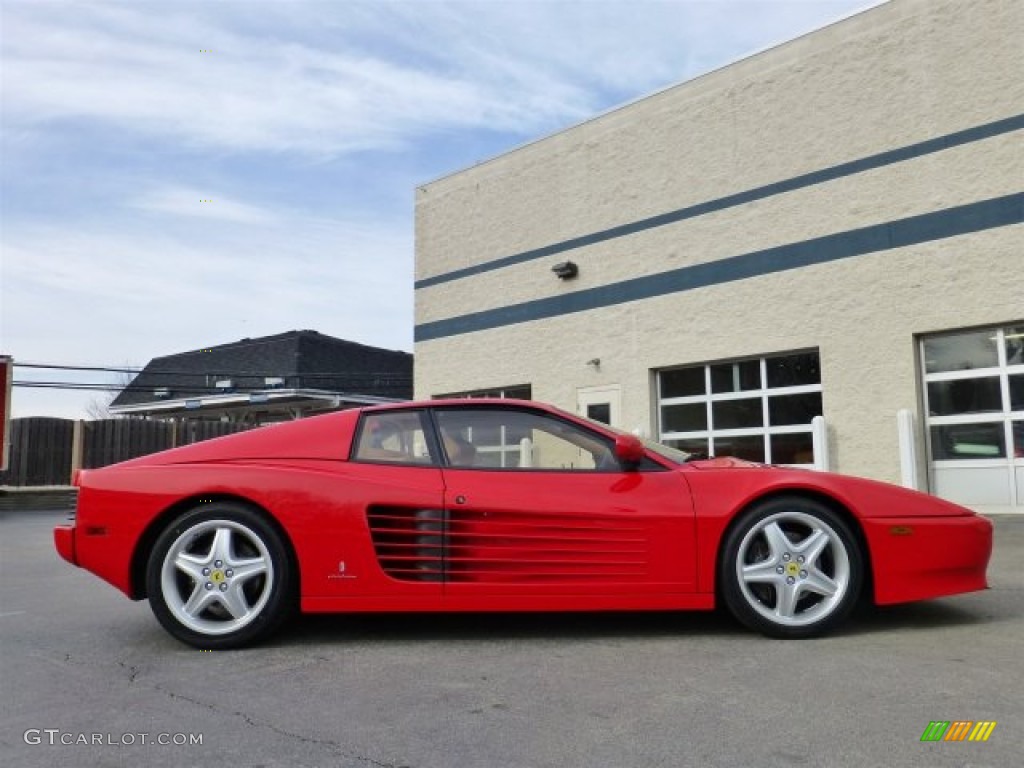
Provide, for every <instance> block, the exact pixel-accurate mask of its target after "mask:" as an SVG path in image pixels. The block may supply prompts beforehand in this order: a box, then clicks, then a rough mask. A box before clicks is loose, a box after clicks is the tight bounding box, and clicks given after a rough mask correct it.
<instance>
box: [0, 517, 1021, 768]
mask: <svg viewBox="0 0 1024 768" xmlns="http://www.w3.org/2000/svg"><path fill="white" fill-rule="evenodd" d="M64 515H65V513H63V512H47V511H42V512H40V511H33V512H17V511H15V512H0V764H2V765H4V766H12V767H18V768H20V767H21V766H75V768H88V767H90V766H115V765H116V766H120V765H144V766H154V767H158V766H207V767H216V766H223V767H224V768H227V767H228V766H231V767H232V768H238V767H241V766H249V767H252V768H255V767H256V766H267V767H268V768H269V767H270V766H289V768H304V767H307V766H323V767H324V768H326V767H327V766H341V767H342V768H398V767H399V766H409V767H410V768H460V767H461V766H466V767H467V768H475V767H477V766H480V767H486V768H492V767H493V768H505V767H506V766H508V767H509V768H512V767H515V768H519V767H525V766H530V767H533V766H537V767H541V766H551V767H552V768H554V767H555V766H558V767H559V768H562V767H563V766H564V767H573V766H579V767H580V768H583V767H584V766H586V767H587V768H620V767H621V768H631V767H633V766H637V767H638V768H639V767H646V766H651V767H653V766H816V767H817V766H857V768H870V767H871V766H885V767H886V768H897V767H899V766H1017V765H1020V764H1021V761H1022V758H1021V756H1020V755H1021V750H1022V748H1024V738H1022V737H1024V659H1022V655H1024V517H1000V518H997V519H996V549H995V554H994V557H993V562H992V565H991V567H990V582H991V584H992V589H990V590H988V591H985V592H981V593H975V594H970V595H962V596H958V597H952V598H946V599H941V600H933V601H929V602H924V603H916V604H911V605H905V606H895V607H890V608H885V609H871V610H868V611H865V612H863V613H862V614H860V615H857V616H855V617H854V618H853V619H852V620H851V621H850V622H849V623H848V625H847V626H846V627H845V628H844V630H843V631H841V632H840V633H838V634H835V635H832V636H830V637H827V638H823V639H819V640H810V641H776V640H768V639H765V638H763V637H760V636H758V635H754V634H751V633H749V632H747V631H745V630H743V629H741V628H740V627H739V626H737V625H736V624H735V623H734V622H733V621H732V620H730V619H729V618H728V617H726V616H724V615H721V614H718V613H711V614H702V613H690V614H668V613H662V614H606V615H592V614H587V615H573V614H559V615H545V614H532V615H472V616H469V615H448V616H437V615H405V616H329V617H323V616H321V617H303V618H300V619H298V620H297V621H296V622H295V623H294V624H293V625H292V626H291V627H290V628H289V629H288V630H287V631H286V632H284V633H283V634H281V635H280V636H278V637H277V638H275V639H274V641H273V642H272V643H270V644H268V645H264V646H261V647H258V648H253V649H250V650H242V651H233V652H213V653H211V652H200V651H196V650H192V649H190V648H188V647H186V646H183V645H181V644H180V643H178V642H177V641H175V640H173V639H172V638H171V637H170V636H169V635H167V634H166V633H165V632H164V631H163V630H162V629H161V628H160V626H159V625H158V624H157V622H156V620H155V619H154V618H153V616H152V614H151V612H150V610H149V606H148V604H147V603H145V602H141V603H134V602H131V601H129V600H128V599H126V598H125V597H124V596H122V595H121V594H120V593H119V592H117V591H115V590H114V589H113V588H111V587H109V586H107V585H106V584H104V583H103V582H101V581H100V580H99V579H98V578H96V577H95V576H93V575H91V574H90V573H87V572H85V571H82V570H80V569H77V568H74V567H72V566H70V565H68V564H66V563H64V562H63V561H61V560H60V559H59V558H58V556H57V555H56V553H55V551H54V549H53V545H52V539H51V529H52V527H53V525H54V524H56V523H57V522H59V521H60V520H61V519H62V518H63V517H64ZM956 720H970V721H976V722H977V721H995V722H996V723H997V725H996V727H995V728H994V729H993V731H992V733H991V735H990V737H989V740H988V741H987V742H984V743H977V742H968V741H964V742H934V743H932V742H922V741H921V736H922V734H923V732H924V731H925V729H926V728H927V727H928V724H929V723H930V722H932V721H956Z"/></svg>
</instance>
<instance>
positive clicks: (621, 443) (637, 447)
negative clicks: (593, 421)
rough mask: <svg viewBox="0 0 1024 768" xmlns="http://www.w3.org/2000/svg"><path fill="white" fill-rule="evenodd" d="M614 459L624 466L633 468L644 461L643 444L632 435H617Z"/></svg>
mask: <svg viewBox="0 0 1024 768" xmlns="http://www.w3.org/2000/svg"><path fill="white" fill-rule="evenodd" d="M615 458H616V459H618V460H619V462H621V463H622V464H623V465H624V466H627V467H635V466H636V465H637V464H639V463H640V462H641V461H643V460H644V444H643V443H641V442H640V440H639V438H636V437H634V436H633V435H618V436H616V438H615Z"/></svg>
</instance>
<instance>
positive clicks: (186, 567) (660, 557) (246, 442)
mask: <svg viewBox="0 0 1024 768" xmlns="http://www.w3.org/2000/svg"><path fill="white" fill-rule="evenodd" d="M76 484H77V485H78V488H79V494H78V507H77V513H76V519H75V521H74V523H73V524H71V525H62V526H59V527H58V528H57V529H56V530H55V531H54V536H55V540H56V546H57V550H58V551H59V552H60V554H61V556H62V557H64V559H66V560H68V561H70V562H71V563H74V564H75V565H78V566H81V567H82V568H85V569H87V570H89V571H92V572H93V573H95V574H96V575H97V576H99V577H100V578H102V579H104V580H106V581H108V582H110V583H111V584H113V585H114V586H115V587H117V588H118V589H120V590H121V591H122V592H124V593H125V594H127V595H128V596H129V597H131V598H133V599H136V600H138V599H143V598H149V602H150V605H151V606H152V609H153V612H154V613H155V614H156V617H157V619H159V621H160V623H161V624H163V626H164V627H165V628H166V629H167V630H168V631H169V632H170V633H171V634H172V635H174V636H175V637H177V638H178V639H179V640H182V641H184V642H186V643H189V644H192V645H194V646H197V647H200V648H204V649H206V648H210V649H212V648H230V647H236V646H240V645H243V644H246V643H250V642H253V641H255V640H257V639H258V638H262V637H265V636H266V635H267V634H268V633H270V632H271V631H273V630H274V629H276V628H277V627H279V626H280V625H281V623H282V622H283V621H284V620H285V619H286V618H287V617H288V616H289V615H290V614H291V613H292V612H293V611H295V610H297V609H298V610H301V611H304V612H310V613H313V612H354V611H606V610H615V611H622V610H672V609H700V610H706V609H710V608H713V607H714V606H715V604H716V601H721V602H723V603H724V604H725V605H726V606H728V608H729V610H730V611H731V612H732V613H733V614H734V615H735V616H736V618H737V619H739V620H740V621H741V622H743V623H744V624H746V625H747V626H749V627H751V628H753V629H755V630H759V631H760V632H763V633H765V634H767V635H770V636H773V637H784V638H800V637H808V636H811V635H817V634H820V633H822V632H825V631H827V630H829V629H832V628H833V627H835V626H836V625H837V624H838V623H839V622H840V621H842V620H843V618H844V617H845V616H846V615H847V614H848V613H849V611H850V609H851V608H852V607H853V606H854V603H855V602H856V601H857V600H858V599H859V598H861V597H865V598H870V599H872V600H873V601H874V602H875V603H877V604H889V603H899V602H905V601H910V600H921V599H927V598H933V597H939V596H942V595H951V594H956V593H960V592H969V591H972V590H979V589H984V588H985V587H986V586H987V585H986V581H985V568H986V566H987V564H988V560H989V555H990V554H991V549H992V524H991V523H990V522H989V521H988V520H987V519H985V518H984V517H979V516H978V515H976V514H974V513H973V512H971V511H970V510H967V509H963V508H961V507H959V506H956V505H955V504H951V503H949V502H946V501H942V500H941V499H937V498H934V497H932V496H928V495H925V494H923V493H917V492H915V491H910V490H906V489H903V488H898V487H895V486H891V485H886V484H883V483H878V482H874V481H871V480H864V479H859V478H853V477H844V476H839V475H834V474H828V473H821V472H812V471H807V470H801V469H792V468H786V467H773V466H764V465H759V464H751V463H748V462H745V461H739V460H736V459H730V458H716V459H709V460H697V459H694V458H692V457H690V456H688V455H687V454H685V453H682V452H679V451H676V450H673V449H671V448H668V447H666V446H663V445H658V444H655V443H650V442H642V441H641V440H639V439H638V438H636V437H634V436H632V435H629V434H625V433H621V432H618V431H616V430H614V429H611V428H609V427H606V426H604V425H603V424H598V423H595V422H590V421H588V420H586V419H581V418H579V417H576V416H573V415H571V414H569V413H565V412H563V411H560V410H558V409H557V408H553V407H550V406H546V405H542V404H539V403H531V402H523V401H512V400H458V401H455V400H446V401H445V400H438V401H431V402H422V403H402V404H397V405H387V406H377V407H371V408H363V409H359V410H349V411H342V412H339V413H332V414H328V415H325V416H318V417H314V418H309V419H305V420H300V421H294V422H289V423H287V424H281V425H276V426H269V427H263V428H260V429H255V430H252V431H250V432H243V433H240V434H236V435H231V436H229V437H223V438H220V439H217V440H210V441H208V442H204V443H197V444H195V445H190V446H187V447H183V448H176V449H173V450H170V451H164V452H162V453H157V454H153V455H150V456H144V457H141V458H138V459H133V460H132V461H126V462H123V463H121V464H116V465H114V466H110V467H105V468H103V469H96V470H84V471H82V472H80V473H79V474H78V476H77V480H76Z"/></svg>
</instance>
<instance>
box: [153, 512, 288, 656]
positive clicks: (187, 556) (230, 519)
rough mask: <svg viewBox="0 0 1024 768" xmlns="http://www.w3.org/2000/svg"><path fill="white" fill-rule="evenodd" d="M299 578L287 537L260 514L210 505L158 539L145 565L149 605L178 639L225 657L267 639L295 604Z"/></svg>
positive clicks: (182, 519)
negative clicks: (223, 653)
mask: <svg viewBox="0 0 1024 768" xmlns="http://www.w3.org/2000/svg"><path fill="white" fill-rule="evenodd" d="M296 587H297V575H296V568H295V564H294V562H293V561H292V557H291V555H290V549H289V547H288V545H287V544H286V542H285V541H284V539H283V538H282V536H281V534H280V533H278V531H277V529H276V528H275V527H274V526H273V525H272V524H271V523H270V522H269V521H268V520H267V518H266V517H265V516H264V515H263V514H261V513H260V512H257V511H256V510H254V509H251V508H249V507H246V506H244V505H242V504H238V503H234V502H212V503H208V504H201V505H200V506H198V507H196V508H194V509H191V510H189V511H188V512H185V513H184V514H182V515H181V516H180V517H178V518H177V519H175V520H174V521H173V522H172V523H171V524H170V525H169V526H168V527H167V528H166V529H165V530H164V531H163V532H162V533H161V534H160V536H159V538H157V540H156V543H155V544H154V546H153V550H152V552H151V553H150V556H149V561H148V563H147V566H146V588H147V591H148V593H149V604H150V607H151V608H152V609H153V613H154V614H155V615H156V618H157V619H158V620H159V622H160V623H161V624H162V625H163V626H164V628H165V629H166V630H167V631H168V632H170V633H171V634H172V635H173V636H174V637H176V638H177V639H178V640H181V641H182V642H183V643H187V644H188V645H191V646H194V647H196V648H200V649H203V650H226V649H228V648H238V647H240V646H243V645H248V644H251V643H254V642H256V641H258V640H262V639H265V638H266V637H268V636H269V635H270V634H271V633H272V632H274V631H275V630H276V629H278V628H279V627H280V626H281V624H282V623H283V622H284V621H285V619H287V618H288V616H289V615H290V614H291V613H292V612H293V611H294V610H295V608H296V605H297V594H296V593H297V589H296Z"/></svg>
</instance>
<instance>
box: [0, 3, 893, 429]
mask: <svg viewBox="0 0 1024 768" xmlns="http://www.w3.org/2000/svg"><path fill="white" fill-rule="evenodd" d="M874 4H875V2H873V1H872V0H790V1H788V2H776V1H775V0H748V1H747V2H732V1H731V0H714V1H707V2H690V1H683V0H675V1H673V0H665V1H662V2H645V1H644V0H637V1H631V2H625V1H622V2H620V1H619V0H607V1H600V0H560V1H557V2H556V1H555V0H535V1H533V2H525V1H516V0H504V1H502V2H491V1H489V0H473V1H472V2H433V1H430V0H405V1H402V0H399V1H396V2H381V1H380V0H374V1H373V2H355V1H351V2H350V1H348V0H338V1H336V2H304V1H303V0H240V1H239V2H231V1H224V0H221V1H217V0H200V1H198V2H189V1H188V0H185V1H180V0H179V1H177V2H159V1H157V0H136V1H135V2H120V3H116V2H75V3H60V2H50V1H48V0H31V1H29V0H24V1H22V0H0V37H2V49H0V55H2V62H0V63H2V75H0V78H2V80H0V85H2V113H0V119H2V125H0V128H2V134H0V135H2V138H0V152H2V156H0V161H2V180H0V195H2V197H0V217H2V220H0V249H2V251H0V302H2V306H0V354H9V355H13V356H14V358H15V361H16V362H26V363H28V362H31V363H46V364H62V365H93V366H142V365H144V364H145V363H146V362H147V361H148V360H149V359H150V358H152V357H156V356H160V355H167V354H173V353H176V352H182V351H186V350H190V349H198V348H202V347H207V346H212V345H216V344H223V343H227V342H231V341H235V340H238V339H240V338H243V337H246V336H262V335H268V334H274V333H280V332H283V331H287V330H294V329H303V328H310V329H315V330H318V331H320V332H322V333H327V334H331V335H333V336H338V337H341V338H345V339H350V340H353V341H358V342H361V343H365V344H373V345H377V346H382V347H387V348H391V349H404V350H411V349H412V327H413V296H412V275H413V258H414V253H413V193H414V190H415V188H416V186H417V185H419V184H422V183H424V182H426V181H429V180H431V179H434V178H437V177H439V176H442V175H445V174H448V173H451V172H453V171H456V170H459V169H461V168H464V167H467V166H469V165H472V164H474V163H477V162H479V161H481V160H484V159H487V158H489V157H493V156H494V155H497V154H500V153H501V152H504V151H506V150H508V149H511V148H513V147H516V146H518V145H520V144H523V143H525V142H528V141H532V140H534V139H537V138H540V137H542V136H545V135H548V134H550V133H553V132H556V131H559V130H561V129H563V128H565V127H568V126H570V125H573V124H575V123H578V122H580V121H582V120H586V119H588V118H590V117H593V116H594V115H596V114H600V113H601V112H604V111H607V110H608V109H611V108H613V107H615V106H618V105H621V104H623V103H625V102H628V101H631V100H634V99H636V98H639V97H642V96H644V95H647V94H649V93H651V92H653V91H656V90H659V89H661V88H664V87H667V86H670V85H673V84H676V83H678V82H682V81H684V80H688V79H691V78H693V77H695V76H698V75H700V74H702V73H704V72H708V71H710V70H712V69H715V68H718V67H720V66H723V65H725V64H728V63H730V62H732V61H735V60H737V59H739V58H742V57H744V56H746V55H749V54H751V53H753V52H756V51H758V50H761V49H764V48H767V47H770V46H772V45H775V44H778V43H781V42H784V41H786V40H789V39H792V38H794V37H797V36H799V35H801V34H804V33H806V32H809V31H811V30H813V29H816V28H818V27H821V26H824V25H825V24H828V23H830V22H833V21H836V20H838V19H840V18H843V17H845V16H848V15H850V14H851V13H854V12H857V11H860V10H863V9H865V8H867V7H870V6H871V5H874ZM207 201H209V202H207ZM16 378H17V379H19V380H32V379H35V380H49V381H53V380H57V379H62V380H64V379H66V380H72V381H102V380H104V379H103V378H102V377H97V376H95V375H93V376H88V375H86V374H84V373H80V372H79V373H65V374H63V375H58V373H57V372H55V371H33V370H31V369H24V368H21V369H16ZM96 398H97V395H96V393H95V392H81V391H58V390H44V389H36V388H27V387H16V388H15V390H14V397H13V403H12V404H13V411H14V415H15V416H30V415H32V416H34V415H46V416H67V417H75V418H81V417H85V416H86V409H87V406H88V405H89V403H90V402H92V401H93V400H95V399H96ZM101 399H102V398H101Z"/></svg>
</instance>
